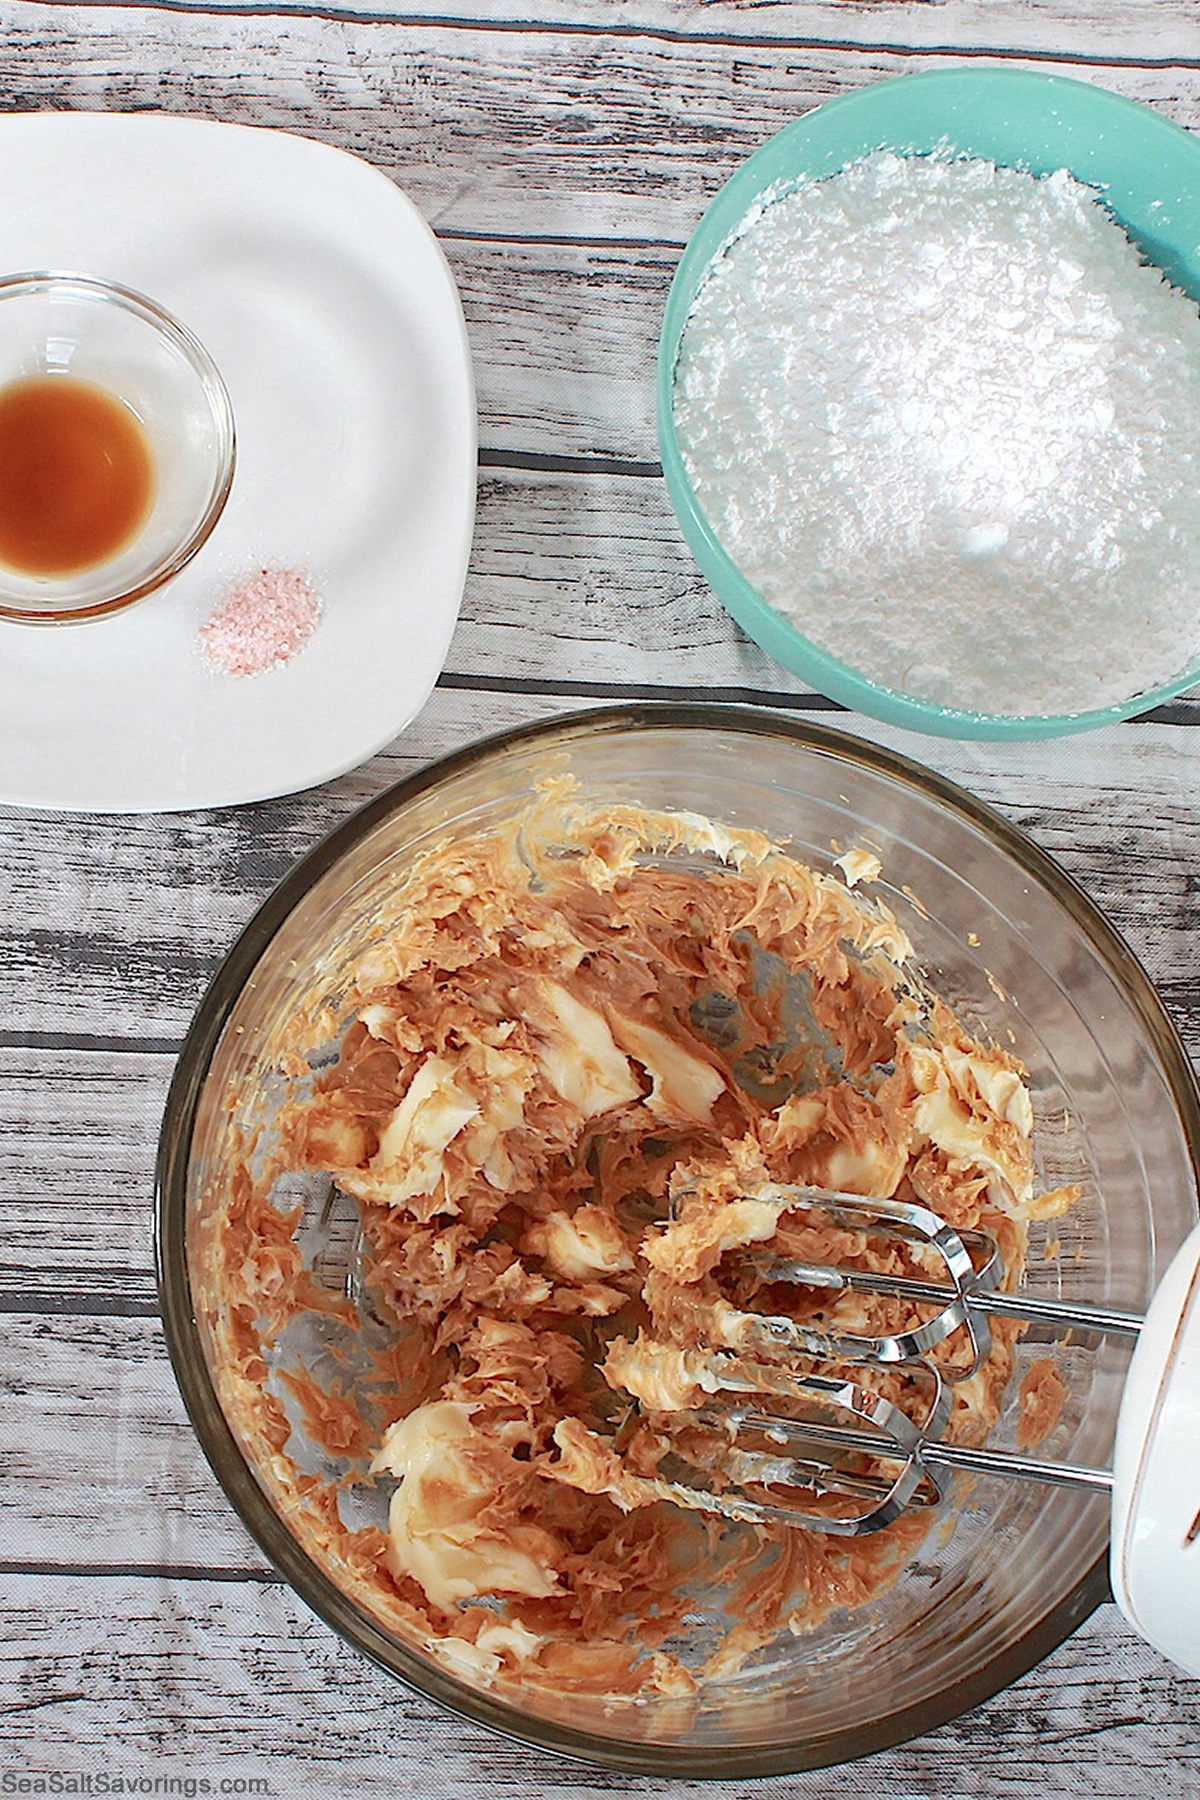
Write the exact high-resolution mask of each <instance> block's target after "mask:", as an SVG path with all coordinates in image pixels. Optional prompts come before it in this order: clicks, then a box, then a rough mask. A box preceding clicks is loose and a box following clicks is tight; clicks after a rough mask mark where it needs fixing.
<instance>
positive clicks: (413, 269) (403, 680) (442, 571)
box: [0, 113, 476, 812]
mask: <svg viewBox="0 0 1200 1800" xmlns="http://www.w3.org/2000/svg"><path fill="white" fill-rule="evenodd" d="M30 269H70V270H75V271H77V272H81V273H85V274H91V275H101V276H107V277H109V278H110V279H113V280H116V281H121V282H124V283H126V284H127V285H128V286H130V287H134V288H138V289H141V290H142V291H143V292H144V293H147V294H149V295H151V296H152V297H153V298H154V299H156V300H158V301H160V302H161V303H162V305H164V306H165V307H167V308H168V310H169V311H171V312H173V313H175V314H176V315H177V316H178V317H179V318H181V319H182V320H184V322H185V323H186V324H188V325H189V326H190V327H191V328H192V330H193V331H194V332H195V333H196V334H197V336H198V337H199V338H200V339H201V340H202V342H203V343H204V344H205V345H206V346H207V348H208V349H209V351H210V352H211V354H212V355H213V357H214V358H215V360H216V362H217V365H218V367H219V368H220V370H221V372H222V374H223V375H224V377H225V380H226V383H227V385H228V387H229V392H230V396H231V398H232V401H233V409H234V414H235V417H236V422H237V437H238V465H237V473H236V476H235V479H234V485H233V493H232V495H231V497H230V500H229V504H228V506H227V508H226V510H225V513H224V515H223V516H222V518H221V520H220V522H219V523H218V526H217V528H216V531H215V532H214V533H213V536H212V537H211V539H210V540H209V542H208V543H207V544H206V545H205V547H204V549H203V550H202V551H201V552H200V554H199V555H198V556H197V558H196V559H195V561H194V562H193V563H192V564H191V565H190V566H189V567H188V568H187V569H186V570H184V572H183V574H182V575H181V576H179V577H178V579H177V580H176V581H175V582H173V583H172V584H171V585H170V586H168V587H167V588H166V589H164V590H163V591H162V592H161V593H158V594H155V595H152V596H151V597H150V598H149V599H148V600H145V601H143V602H142V603H141V604H140V605H137V606H134V607H132V608H131V609H130V610H129V611H128V612H125V613H121V614H118V615H117V616H116V617H114V618H112V619H102V620H97V621H95V622H92V623H89V624H86V625H75V626H53V627H32V626H27V625H19V624H13V623H10V622H7V621H0V801H4V802H9V803H11V804H15V805H20V806H34V807H48V808H59V809H71V810H76V811H85V812H160V811H178V810H183V809H186V808H193V807H207V806H221V805H228V804H232V803H236V802H242V801H249V800H259V799H264V798H267V797H269V796H271V795H275V794H284V793H291V792H294V791H295V790H296V789H299V788H304V787H311V786H314V785H315V784H316V783H318V782H321V781H325V780H328V779H329V778H330V777H332V776H334V775H338V774H341V773H342V772H343V771H344V770H346V769H348V768H352V767H354V766H355V765H356V764H358V763H360V762H363V761H365V760H366V758H367V757H369V756H371V755H373V754H374V753H375V751H377V750H378V749H380V748H382V746H383V745H384V744H386V743H388V742H390V740H391V739H392V738H394V737H395V736H396V735H397V734H398V733H399V732H400V731H402V730H403V729H404V727H405V726H406V725H407V724H409V722H410V721H411V720H412V719H413V718H414V717H415V715H416V714H417V713H418V712H419V711H420V709H421V707H422V706H423V705H424V703H425V701H426V699H427V698H428V696H429V693H430V691H431V689H432V687H433V685H434V682H435V681H436V680H437V677H438V674H439V672H440V670H441V667H442V664H443V661H444V660H445V655H446V651H447V648H448V646H449V642H450V636H451V633H452V631H453V629H454V623H455V620H456V618H457V616H458V607H459V602H460V600H461V597H462V588H463V582H464V580H465V577H466V568H467V559H468V556H469V553H470V546H471V533H472V529H473V524H474V509H475V460H476V421H475V398H474V387H473V382H472V375H471V360H470V351H469V347H468V343H467V336H466V328H465V326H464V323H463V317H462V308H461V304H460V301H459V296H458V291H457V289H456V287H455V284H454V279H453V277H452V275H451V273H450V270H449V268H448V266H447V264H446V261H445V258H444V257H443V255H442V252H441V250H440V249H439V247H438V245H437V242H436V240H435V239H434V237H433V234H432V232H431V231H430V230H429V227H428V226H427V225H426V224H425V222H424V220H423V219H422V218H421V216H420V215H419V214H418V212H417V211H416V209H415V208H414V207H413V205H412V204H411V202H410V201H409V200H408V199H407V198H406V196H405V195H404V194H403V193H402V192H401V190H400V189H399V188H398V187H397V186H396V185H395V183H394V182H392V181H391V180H389V179H388V177H387V176H385V175H384V174H382V173H381V172H380V171H379V170H377V169H374V168H372V167H371V166H370V165H369V164H367V163H364V162H362V161H360V160H359V159H358V158H356V157H353V156H350V155H347V154H346V153H345V152H343V151H340V150H335V149H331V148H329V147H328V146H326V145H323V144H318V143H316V142H314V141H313V140H311V139H308V138H302V137H295V136H292V135H290V134H289V133H286V132H279V131H270V130H263V129H259V128H257V127H253V126H243V125H222V124H214V123H210V122H208V121H206V120H198V119H185V118H175V117H170V116H167V115H163V114H146V113H139V114H131V115H120V114H99V113H29V114H10V115H8V116H7V117H0V272H5V273H17V272H19V271H23V270H30ZM260 568H289V569H290V568H302V569H304V570H305V571H306V572H307V573H308V574H309V577H310V579H311V581H312V583H313V586H314V587H315V588H316V589H317V591H318V593H319V594H320V595H321V597H322V600H323V603H324V606H323V614H322V618H321V622H320V623H319V625H318V626H317V629H316V631H315V633H314V635H313V637H312V638H311V639H310V641H309V643H308V644H307V645H306V646H305V647H304V648H303V649H302V650H301V651H300V652H299V653H298V654H297V655H296V656H295V657H294V658H293V659H292V661H290V662H289V663H287V664H285V665H283V666H281V667H278V668H274V669H270V670H268V671H266V672H264V673H262V674H260V675H255V676H242V677H232V676H229V675H225V674H221V673H215V672H214V671H213V669H212V668H211V667H210V666H209V664H208V663H206V662H205V660H204V659H203V657H202V656H201V655H200V652H199V640H198V632H199V628H200V626H201V625H202V624H203V623H204V621H205V620H206V619H207V618H208V617H209V615H210V613H211V612H212V611H213V610H214V609H215V607H216V606H218V605H219V604H220V602H221V600H222V598H223V597H224V595H225V593H226V592H227V590H228V589H229V587H230V586H231V584H233V583H235V582H237V581H239V580H241V579H242V578H244V577H246V576H249V575H252V574H253V573H254V572H255V571H256V570H258V569H260Z"/></svg>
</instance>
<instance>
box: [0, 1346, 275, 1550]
mask: <svg viewBox="0 0 1200 1800" xmlns="http://www.w3.org/2000/svg"><path fill="white" fill-rule="evenodd" d="M3 1365H4V1374H3V1392H4V1396H5V1404H4V1409H3V1414H2V1416H0V1468H2V1469H3V1473H4V1483H5V1533H4V1548H3V1554H2V1556H0V1561H3V1562H4V1563H6V1564H8V1565H9V1566H19V1565H23V1564H31V1565H37V1566H41V1565H43V1564H51V1565H63V1566H66V1565H71V1566H74V1567H82V1568H84V1569H86V1568H88V1567H89V1566H93V1565H96V1566H100V1565H103V1566H126V1565H135V1566H137V1567H138V1568H143V1569H156V1568H160V1567H161V1568H163V1569H168V1568H170V1567H172V1566H177V1565H178V1566H184V1567H191V1566H193V1565H197V1566H202V1567H205V1568H211V1569H216V1570H232V1571H243V1572H245V1571H247V1570H255V1569H260V1570H261V1569H262V1568H263V1567H264V1566H265V1560H266V1559H265V1558H264V1557H263V1555H262V1552H261V1551H260V1550H259V1549H258V1548H257V1546H256V1545H255V1544H253V1542H252V1541H251V1539H250V1537H249V1534H248V1533H247V1532H246V1531H245V1529H244V1528H243V1526H242V1524H241V1521H240V1520H239V1519H238V1517H237V1515H236V1514H235V1513H234V1511H233V1509H232V1507H231V1506H230V1505H229V1503H228V1501H227V1500H226V1499H225V1497H224V1495H223V1494H222V1492H221V1490H220V1488H219V1486H218V1485H217V1482H216V1480H215V1478H214V1477H213V1475H212V1474H211V1472H210V1470H209V1468H208V1465H207V1463H206V1462H205V1460H204V1457H203V1455H202V1454H201V1451H200V1446H199V1443H198V1441H197V1439H196V1436H195V1433H194V1432H193V1430H192V1427H191V1424H190V1422H189V1420H188V1418H187V1415H186V1413H185V1412H184V1408H183V1403H182V1401H181V1400H180V1398H179V1393H178V1389H177V1387H176V1385H175V1378H174V1376H173V1374H172V1372H171V1367H170V1363H169V1362H168V1360H167V1353H166V1348H165V1345H164V1344H163V1340H162V1331H161V1327H160V1325H159V1322H158V1320H157V1319H146V1318H111V1317H110V1318H105V1317H75V1318H69V1317H53V1316H45V1315H29V1316H26V1315H22V1314H19V1313H14V1314H8V1315H6V1317H5V1320H4V1351H3Z"/></svg>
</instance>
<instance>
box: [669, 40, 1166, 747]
mask: <svg viewBox="0 0 1200 1800" xmlns="http://www.w3.org/2000/svg"><path fill="white" fill-rule="evenodd" d="M984 84H986V85H987V86H988V87H991V88H995V89H998V90H1000V91H1003V90H1004V89H1005V88H1008V89H1011V90H1012V92H1013V94H1014V96H1015V104H1016V105H1021V104H1024V103H1027V102H1028V99H1029V96H1031V95H1032V94H1034V93H1035V92H1036V93H1038V94H1040V95H1042V96H1043V97H1044V99H1045V100H1046V102H1047V103H1048V104H1050V105H1051V106H1052V105H1053V104H1054V102H1055V101H1056V100H1058V101H1061V102H1069V103H1070V104H1071V105H1073V106H1076V107H1078V108H1081V109H1084V110H1086V111H1088V112H1089V113H1090V114H1091V115H1092V116H1093V117H1094V120H1095V128H1096V132H1097V135H1098V136H1099V137H1103V133H1104V126H1105V124H1106V123H1107V124H1108V125H1110V126H1112V125H1116V124H1119V123H1121V122H1122V121H1124V122H1125V123H1126V124H1127V125H1129V126H1130V127H1131V128H1133V129H1136V130H1137V131H1139V132H1140V133H1142V134H1144V135H1148V136H1149V138H1150V139H1151V140H1152V142H1154V143H1157V145H1158V146H1159V148H1160V149H1161V151H1162V153H1163V155H1164V157H1165V156H1166V155H1167V154H1168V153H1171V154H1175V155H1179V156H1182V157H1186V158H1187V159H1189V160H1191V161H1193V162H1194V163H1195V165H1196V177H1195V179H1196V183H1197V189H1198V190H1200V138H1196V137H1195V136H1194V135H1193V134H1192V133H1190V132H1188V131H1186V130H1185V129H1184V127H1183V126H1181V125H1177V124H1176V123H1175V121H1174V120H1173V119H1169V118H1167V117H1166V116H1165V114H1163V113H1159V112H1156V111H1155V110H1154V109H1153V108H1152V107H1149V106H1147V105H1145V104H1144V103H1143V102H1141V101H1139V100H1131V99H1129V98H1128V97H1127V96H1126V95H1124V94H1117V93H1114V92H1113V91H1112V89H1110V88H1103V87H1098V86H1096V85H1094V84H1093V83H1091V82H1087V81H1079V80H1076V79H1074V78H1073V77H1070V76H1065V75H1056V74H1048V73H1046V72H1044V71H1041V70H1036V69H1011V68H984V69H975V68H965V69H964V68H955V69H922V70H916V71H913V72H909V73H906V74H902V75H893V76H889V77H887V78H885V79H883V80H880V81H873V82H868V83H867V84H866V85H865V86H863V87H859V88H855V89H852V90H851V91H850V92H848V93H844V94H838V95H835V96H834V97H833V98H832V99H829V100H823V101H821V102H820V103H819V104H818V105H816V106H814V107H812V108H811V109H810V110H809V111H808V112H806V113H803V114H801V116H800V117H799V118H797V119H793V120H792V121H791V123H790V124H788V125H785V126H783V127H782V128H781V129H780V130H779V131H776V132H774V133H773V134H772V136H771V137H769V138H767V139H766V140H765V142H763V143H762V144H760V145H759V146H758V148H757V149H756V150H754V151H752V152H751V154H750V155H749V156H748V157H747V158H746V159H745V160H744V161H743V162H741V163H740V164H739V165H738V167H737V168H736V169H735V170H734V171H733V173H732V175H730V176H729V178H728V179H727V180H726V181H725V182H724V183H723V184H722V186H721V187H720V188H719V189H718V190H717V192H716V194H715V195H714V196H713V198H712V199H711V200H710V201H709V202H708V205H707V206H706V207H705V209H704V212H703V213H702V215H701V217H700V219H699V221H698V222H697V224H696V226H695V227H694V229H693V231H692V234H691V236H690V237H689V238H688V241H687V243H686V245H685V247H684V251H683V254H682V256H681V258H680V260H679V263H678V264H677V266H676V269H675V273H674V275H673V277H672V280H671V286H670V289H669V291H668V294H667V302H666V307H665V310H664V313H663V323H662V328H661V331H660V334H659V343H658V357H657V374H656V390H657V417H658V437H659V453H660V457H661V460H662V468H663V476H664V479H665V481H666V486H667V492H668V495H669V497H670V500H671V505H672V508H673V509H674V512H675V515H676V517H677V519H678V521H679V524H680V527H681V529H682V531H683V535H684V538H685V539H686V541H687V543H688V547H689V548H690V550H691V551H692V554H693V555H694V557H695V558H696V561H697V563H698V564H699V566H700V569H701V572H702V573H703V574H704V576H705V578H706V579H707V580H708V582H709V583H710V585H711V586H712V588H713V589H714V591H715V593H716V594H717V597H718V598H719V599H720V601H721V603H722V605H724V606H725V607H726V609H727V610H728V611H729V612H730V613H731V614H732V616H733V617H734V619H735V620H736V621H737V623H738V624H739V625H740V626H741V627H742V629H743V630H744V631H745V632H746V633H747V634H748V636H750V637H752V638H753V639H754V641H755V643H757V644H758V645H760V647H761V648H762V649H764V650H765V651H766V652H767V654H768V655H770V656H772V657H774V659H775V660H776V661H777V662H778V663H779V664H780V665H781V666H782V667H783V668H785V669H786V670H788V672H789V673H790V674H793V675H797V676H799V677H800V678H801V679H802V680H805V681H808V682H811V683H812V685H813V687H814V688H815V690H816V691H817V692H818V693H821V694H826V695H828V696H829V698H830V699H833V700H837V701H839V702H840V703H841V704H842V705H844V706H847V707H849V708H850V709H851V710H852V711H855V712H861V713H865V714H866V715H867V716H868V717H870V718H875V719H881V720H884V721H885V722H887V723H889V724H892V725H902V726H904V727H906V728H907V729H908V730H910V731H921V732H925V733H926V734H928V735H930V736H935V737H955V738H968V739H975V740H1007V741H1010V742H1017V741H1022V740H1025V741H1029V740H1034V739H1042V738H1050V737H1065V736H1069V735H1072V734H1074V733H1076V732H1081V731H1091V730H1095V729H1096V728H1097V727H1099V726H1103V725H1113V724H1119V723H1120V722H1121V721H1122V720H1125V719H1129V718H1133V717H1135V716H1137V715H1140V714H1142V713H1146V712H1150V711H1152V710H1153V709H1154V708H1155V707H1157V706H1162V705H1165V704H1167V703H1168V702H1170V701H1172V700H1176V699H1178V698H1179V696H1180V695H1181V694H1184V693H1186V692H1187V690H1188V689H1189V688H1191V687H1194V686H1195V685H1196V684H1197V683H1198V682H1200V661H1197V662H1195V663H1194V664H1193V665H1192V667H1191V668H1190V669H1189V670H1188V671H1187V673H1186V674H1185V675H1181V676H1178V677H1176V678H1174V679H1172V680H1171V681H1168V682H1164V683H1162V684H1160V685H1159V686H1158V687H1155V688H1152V689H1147V690H1146V691H1144V692H1143V693H1140V694H1137V695H1135V696H1134V697H1133V698H1132V699H1129V700H1123V701H1118V702H1115V703H1113V704H1112V705H1109V706H1103V707H1094V708H1090V709H1087V710H1083V711H1080V712H1074V713H1026V714H1016V713H1013V714H1008V713H984V712H973V711H970V710H967V709H963V708H957V707H951V706H943V705H940V704H939V703H937V702H936V701H927V700H920V699H918V698H916V697H915V696H914V695H911V694H907V693H904V692H903V691H902V690H900V689H897V688H889V687H884V686H883V685H882V684H880V683H878V682H874V681H871V680H869V679H868V678H867V677H866V676H865V675H861V674H860V673H859V672H858V671H857V670H856V669H855V668H854V667H853V666H852V665H851V664H850V663H847V662H844V661H842V659H841V658H840V657H837V656H834V655H833V654H832V653H831V652H829V651H828V650H824V649H822V648H821V647H820V646H819V645H818V644H816V643H814V642H813V641H812V639H811V638H808V637H806V636H805V635H804V633H803V632H802V631H800V630H799V628H798V627H797V626H795V625H793V624H792V623H791V622H790V621H789V620H788V619H786V618H785V617H784V616H783V615H782V614H781V613H780V612H779V611H778V610H777V609H776V608H775V607H773V606H771V605H770V604H769V602H768V601H766V600H764V599H763V597H762V595H761V594H760V593H759V592H758V590H757V588H756V587H755V586H754V585H753V583H752V582H750V581H748V580H747V579H746V577H745V576H744V575H743V574H742V572H741V570H740V569H739V568H738V566H737V564H736V563H735V562H734V560H733V558H732V557H731V556H730V554H729V552H728V551H727V550H726V549H725V546H724V544H723V543H722V542H721V539H720V538H719V536H718V535H717V533H716V531H715V530H714V528H713V526H712V525H711V523H710V521H709V519H708V516H707V514H706V513H705V511H704V509H703V507H702V506H701V505H700V502H699V500H698V499H697V497H696V495H695V492H694V490H693V488H692V484H691V480H690V478H689V476H688V473H687V470H686V468H685V466H684V462H683V457H682V454H681V451H680V448H679V440H678V436H677V433H676V430H675V414H674V382H675V367H676V363H677V361H678V355H679V347H680V343H681V341H682V338H683V332H684V328H685V325H686V323H687V315H688V313H689V311H690V309H691V305H692V301H693V299H694V298H695V294H696V291H697V289H698V287H699V284H700V281H701V279H702V278H703V274H704V271H705V270H706V269H707V268H708V266H709V264H710V263H711V262H712V261H713V260H714V259H715V258H716V257H717V256H718V255H719V254H720V252H721V250H722V248H723V247H724V245H725V244H726V243H727V242H728V241H729V239H730V238H731V236H733V235H734V234H735V233H736V231H737V228H738V226H739V225H740V223H741V222H742V221H743V220H744V218H745V217H746V215H747V214H748V212H749V211H750V209H751V207H752V205H753V204H754V202H755V200H756V199H758V198H759V197H761V195H762V194H764V193H765V192H767V191H768V190H769V189H771V188H776V187H779V186H780V184H781V183H783V184H785V185H786V184H787V182H788V181H789V179H790V180H791V185H797V184H798V183H799V182H801V181H802V180H804V178H805V177H804V175H803V174H800V173H798V174H796V175H795V176H794V177H790V178H789V177H787V176H781V175H780V173H779V171H778V170H777V169H776V167H775V165H776V163H777V162H778V160H779V159H780V158H781V157H782V156H783V155H785V154H790V153H791V152H792V150H793V149H795V150H800V149H801V148H802V147H803V146H804V145H805V144H806V142H807V141H808V140H809V139H810V138H811V137H812V136H813V134H814V131H820V130H822V129H823V128H824V127H825V126H826V125H828V123H829V121H830V119H831V117H832V118H837V117H838V116H840V117H841V118H842V119H847V118H850V119H853V118H854V117H855V115H856V114H857V115H859V116H860V117H861V119H862V122H863V123H864V124H866V123H867V122H869V121H870V120H871V119H872V118H873V115H874V114H875V113H876V111H878V110H879V108H880V104H881V100H882V103H883V105H885V106H886V104H887V103H888V100H889V98H890V97H892V96H894V95H896V94H897V92H898V91H902V92H911V91H913V90H916V92H917V93H918V94H921V95H923V97H924V102H925V104H926V105H928V106H931V107H932V106H935V105H936V103H937V99H938V97H939V95H941V96H947V95H948V96H951V97H953V96H954V94H955V92H956V90H957V91H958V93H959V94H965V93H966V92H968V91H969V89H970V88H971V87H979V86H980V85H984ZM888 147H889V146H888V145H887V144H877V145H876V148H878V149H886V148H888ZM867 153H868V152H867V151H866V150H863V151H860V152H858V153H856V154H858V155H866V154H867ZM911 154H929V152H917V151H913V152H911ZM975 154H979V155H982V154H984V153H983V152H975ZM850 160H854V159H853V158H846V159H844V160H843V163H842V165H841V166H843V167H844V166H845V165H846V162H847V161H850ZM993 160H1001V159H999V158H996V159H993ZM833 172H835V171H833V170H830V171H828V173H833ZM1078 179H1080V180H1082V181H1085V184H1086V177H1084V176H1079V177H1078ZM1149 260H1152V261H1153V258H1150V259H1149ZM1169 279H1171V280H1172V281H1173V283H1174V285H1175V286H1177V287H1178V286H1180V285H1181V284H1180V283H1179V282H1178V280H1176V279H1175V277H1174V276H1170V277H1169ZM1184 291H1186V292H1188V293H1189V296H1190V298H1191V299H1192V300H1194V301H1196V302H1197V303H1200V285H1198V284H1197V282H1193V283H1192V285H1191V286H1190V287H1189V288H1187V289H1185V290H1184Z"/></svg>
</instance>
